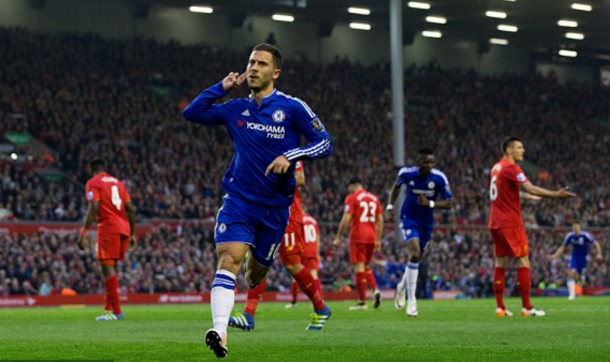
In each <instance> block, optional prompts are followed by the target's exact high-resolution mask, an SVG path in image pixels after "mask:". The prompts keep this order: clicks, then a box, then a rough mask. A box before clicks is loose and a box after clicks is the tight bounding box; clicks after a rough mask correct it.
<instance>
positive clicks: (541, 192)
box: [521, 181, 576, 199]
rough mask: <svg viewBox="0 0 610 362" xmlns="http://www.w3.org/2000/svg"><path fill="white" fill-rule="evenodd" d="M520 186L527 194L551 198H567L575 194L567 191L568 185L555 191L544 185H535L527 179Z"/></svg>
mask: <svg viewBox="0 0 610 362" xmlns="http://www.w3.org/2000/svg"><path fill="white" fill-rule="evenodd" d="M521 188H522V189H523V190H525V192H527V193H528V194H531V195H535V196H540V197H547V198H553V199H567V198H570V197H574V196H576V194H575V193H573V192H570V191H569V187H567V186H566V187H562V188H560V189H559V190H557V191H553V190H549V189H545V188H544V187H540V186H536V185H534V184H532V183H531V182H529V181H526V182H524V183H523V184H522V185H521Z"/></svg>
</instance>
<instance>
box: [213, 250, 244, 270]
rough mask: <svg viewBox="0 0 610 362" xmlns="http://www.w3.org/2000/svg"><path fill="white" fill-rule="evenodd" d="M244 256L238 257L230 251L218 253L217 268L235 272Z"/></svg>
mask: <svg viewBox="0 0 610 362" xmlns="http://www.w3.org/2000/svg"><path fill="white" fill-rule="evenodd" d="M243 260H244V258H243V257H242V258H239V257H237V256H235V255H232V254H230V253H221V254H219V255H218V269H222V270H228V271H231V272H233V273H235V271H236V270H239V269H240V267H241V264H242V263H243Z"/></svg>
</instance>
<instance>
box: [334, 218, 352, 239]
mask: <svg viewBox="0 0 610 362" xmlns="http://www.w3.org/2000/svg"><path fill="white" fill-rule="evenodd" d="M350 222H352V214H348V213H343V217H342V218H341V222H340V223H339V230H337V236H336V237H335V240H333V245H334V246H339V245H340V244H341V239H342V238H343V235H344V234H345V231H346V230H347V226H348V225H349V223H350Z"/></svg>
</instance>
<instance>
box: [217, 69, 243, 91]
mask: <svg viewBox="0 0 610 362" xmlns="http://www.w3.org/2000/svg"><path fill="white" fill-rule="evenodd" d="M245 80H246V72H243V73H242V74H239V72H230V73H229V75H227V76H226V77H225V79H223V80H222V88H224V90H225V92H228V91H231V90H233V89H235V88H237V87H239V86H240V85H242V83H243V82H244V81H245Z"/></svg>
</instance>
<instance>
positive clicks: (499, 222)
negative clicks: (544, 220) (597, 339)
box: [489, 158, 527, 229]
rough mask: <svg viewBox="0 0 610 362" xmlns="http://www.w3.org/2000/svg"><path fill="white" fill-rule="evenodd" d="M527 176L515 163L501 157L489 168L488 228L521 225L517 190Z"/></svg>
mask: <svg viewBox="0 0 610 362" xmlns="http://www.w3.org/2000/svg"><path fill="white" fill-rule="evenodd" d="M525 182H527V177H526V176H525V174H524V173H523V171H522V170H521V167H519V165H517V164H516V163H512V162H510V161H509V160H507V159H506V158H502V159H501V160H500V162H498V163H496V164H495V165H494V167H493V168H492V169H491V183H490V184H489V199H490V200H491V211H490V213H489V228H490V229H500V228H506V227H515V226H523V220H522V219H521V204H520V203H519V190H520V189H521V185H522V184H523V183H525Z"/></svg>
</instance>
